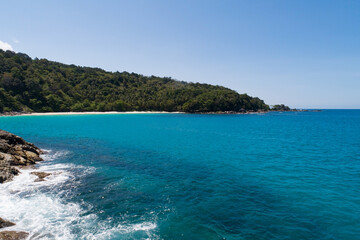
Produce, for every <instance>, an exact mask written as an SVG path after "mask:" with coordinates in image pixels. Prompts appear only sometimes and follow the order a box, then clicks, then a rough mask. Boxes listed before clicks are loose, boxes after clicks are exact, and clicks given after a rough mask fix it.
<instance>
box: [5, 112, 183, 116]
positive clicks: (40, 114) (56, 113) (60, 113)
mask: <svg viewBox="0 0 360 240" xmlns="http://www.w3.org/2000/svg"><path fill="white" fill-rule="evenodd" d="M154 113H156V114H159V113H161V114H169V113H176V114H177V113H182V112H161V111H157V112H153V111H133V112H116V111H109V112H46V113H39V112H35V113H16V114H13V115H12V114H9V115H7V114H5V115H2V116H56V115H105V114H154Z"/></svg>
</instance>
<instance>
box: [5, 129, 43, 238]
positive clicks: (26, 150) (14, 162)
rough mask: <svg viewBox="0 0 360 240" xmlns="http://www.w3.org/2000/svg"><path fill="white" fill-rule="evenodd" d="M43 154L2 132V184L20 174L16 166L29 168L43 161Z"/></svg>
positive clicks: (27, 143) (10, 134) (36, 148)
mask: <svg viewBox="0 0 360 240" xmlns="http://www.w3.org/2000/svg"><path fill="white" fill-rule="evenodd" d="M41 153H42V151H41V150H40V149H39V148H38V147H36V146H35V145H34V144H32V143H29V142H26V141H25V140H24V139H22V138H21V137H19V136H16V135H14V134H12V133H9V132H6V131H4V130H0V183H3V182H5V181H7V180H11V179H12V178H13V177H14V176H15V175H17V174H18V173H19V171H18V170H17V169H16V168H15V167H14V166H28V165H31V164H35V163H36V162H37V161H42V159H41V158H40V156H39V155H40V154H41ZM0 239H1V238H0Z"/></svg>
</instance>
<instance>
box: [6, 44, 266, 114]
mask: <svg viewBox="0 0 360 240" xmlns="http://www.w3.org/2000/svg"><path fill="white" fill-rule="evenodd" d="M268 109H269V106H268V105H266V104H265V103H264V101H262V100H260V99H259V98H256V97H255V98H254V97H250V96H248V95H247V94H239V93H237V92H236V91H233V90H231V89H228V88H225V87H221V86H213V85H209V84H200V83H186V82H181V81H175V80H173V79H171V78H160V77H155V76H151V77H146V76H143V75H139V74H136V73H128V72H121V73H120V72H114V73H112V72H107V71H104V70H102V69H99V68H89V67H79V66H75V65H66V64H61V63H58V62H53V61H48V60H46V59H40V60H39V59H31V58H30V57H29V56H27V55H26V54H23V53H14V52H11V51H6V52H5V51H2V50H0V112H4V111H35V112H63V111H170V112H172V111H184V112H218V111H234V112H240V111H249V110H252V111H259V110H268Z"/></svg>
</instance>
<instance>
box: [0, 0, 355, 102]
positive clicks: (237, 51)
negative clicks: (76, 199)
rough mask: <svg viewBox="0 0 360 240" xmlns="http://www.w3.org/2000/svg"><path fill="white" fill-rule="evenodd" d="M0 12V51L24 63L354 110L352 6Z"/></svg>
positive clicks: (195, 1)
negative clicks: (41, 61)
mask: <svg viewBox="0 0 360 240" xmlns="http://www.w3.org/2000/svg"><path fill="white" fill-rule="evenodd" d="M0 6H1V14H0V22H1V26H0V41H1V42H0V47H1V46H2V47H3V48H6V47H7V48H9V47H11V48H12V49H13V50H14V51H16V52H24V53H27V54H28V55H30V56H31V57H33V58H34V57H38V58H47V59H49V60H55V61H59V62H63V63H69V64H70V63H71V64H76V65H81V66H93V67H100V68H104V69H105V70H110V71H128V72H136V73H141V74H144V75H157V76H171V77H173V78H175V79H178V80H183V81H189V82H190V81H191V82H202V83H210V84H217V85H223V86H226V87H229V88H232V89H234V90H236V91H238V92H240V93H248V94H250V95H252V96H258V97H260V98H262V99H264V100H265V102H266V103H268V104H277V103H285V104H287V105H289V106H291V107H297V108H360V1H358V0H354V1H346V0H339V1H331V0H326V1H320V0H308V1H305V0H303V1H295V0H283V1H276V0H274V1H272V0H263V1H257V0H247V1H242V0H234V1H230V0H229V1H227V0H218V1H211V0H203V1H202V0H189V1H188V0H179V1H174V0H161V1H160V0H143V1H141V0H128V1H100V0H99V1H89V0H87V1H74V0H71V1H70V0H66V1H64V0H61V1H53V0H42V1H25V0H24V1H17V0H4V1H1V3H0ZM7 44H8V45H7ZM9 45H10V46H9Z"/></svg>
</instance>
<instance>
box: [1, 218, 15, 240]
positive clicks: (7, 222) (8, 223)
mask: <svg viewBox="0 0 360 240" xmlns="http://www.w3.org/2000/svg"><path fill="white" fill-rule="evenodd" d="M14 225H15V223H13V222H10V221H6V220H4V219H2V218H0V228H5V227H11V226H14ZM0 239H1V238H0Z"/></svg>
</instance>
